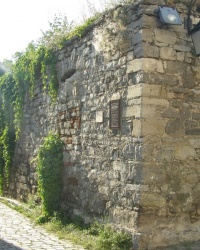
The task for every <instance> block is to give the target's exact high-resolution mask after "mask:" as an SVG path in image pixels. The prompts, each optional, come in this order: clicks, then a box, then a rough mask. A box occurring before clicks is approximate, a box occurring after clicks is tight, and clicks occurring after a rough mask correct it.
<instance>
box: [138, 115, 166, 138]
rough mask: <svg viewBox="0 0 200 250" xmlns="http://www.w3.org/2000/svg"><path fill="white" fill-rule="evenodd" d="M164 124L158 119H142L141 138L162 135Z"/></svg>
mask: <svg viewBox="0 0 200 250" xmlns="http://www.w3.org/2000/svg"><path fill="white" fill-rule="evenodd" d="M165 125H166V122H165V121H164V120H163V119H158V118H145V119H142V136H147V135H150V136H153V135H156V136H158V135H164V133H165Z"/></svg>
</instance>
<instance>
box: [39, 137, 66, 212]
mask: <svg viewBox="0 0 200 250" xmlns="http://www.w3.org/2000/svg"><path fill="white" fill-rule="evenodd" d="M62 148H63V142H62V141H61V140H60V139H59V137H58V136H56V135H52V134H50V135H48V136H47V137H46V138H45V140H44V143H43V145H42V146H41V147H40V149H39V153H38V166H37V174H38V194H39V196H40V198H41V200H42V210H43V214H44V215H45V216H52V215H53V214H54V212H56V211H58V210H59V206H60V199H61V188H62V165H63V154H62Z"/></svg>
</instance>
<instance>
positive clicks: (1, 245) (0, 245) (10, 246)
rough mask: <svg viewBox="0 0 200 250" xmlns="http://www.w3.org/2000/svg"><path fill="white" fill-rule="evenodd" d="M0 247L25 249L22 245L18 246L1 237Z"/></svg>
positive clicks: (14, 249)
mask: <svg viewBox="0 0 200 250" xmlns="http://www.w3.org/2000/svg"><path fill="white" fill-rule="evenodd" d="M0 249H12V250H23V248H21V247H17V246H15V245H13V244H12V243H9V242H7V241H4V240H2V239H0Z"/></svg>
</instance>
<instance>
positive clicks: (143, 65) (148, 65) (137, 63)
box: [127, 58, 164, 74]
mask: <svg viewBox="0 0 200 250" xmlns="http://www.w3.org/2000/svg"><path fill="white" fill-rule="evenodd" d="M140 70H143V71H148V72H159V73H163V72H164V69H163V64H162V61H160V60H157V59H153V58H141V59H135V60H132V61H129V62H128V63H127V74H129V73H132V72H137V71H140Z"/></svg>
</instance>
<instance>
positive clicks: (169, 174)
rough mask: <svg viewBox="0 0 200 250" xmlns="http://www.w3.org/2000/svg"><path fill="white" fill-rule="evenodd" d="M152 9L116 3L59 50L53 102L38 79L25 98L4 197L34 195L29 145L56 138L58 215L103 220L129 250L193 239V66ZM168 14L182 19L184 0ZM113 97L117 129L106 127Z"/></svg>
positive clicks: (186, 42) (175, 32)
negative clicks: (120, 233) (129, 241)
mask: <svg viewBox="0 0 200 250" xmlns="http://www.w3.org/2000/svg"><path fill="white" fill-rule="evenodd" d="M157 4H165V1H162V0H156V1H155V0H154V1H150V0H144V1H135V3H133V4H132V5H130V6H127V7H120V6H119V7H118V8H116V9H115V10H113V11H111V12H109V13H106V14H105V15H104V16H102V18H101V20H99V21H98V22H97V23H96V25H94V26H92V27H90V29H88V32H87V34H86V35H85V36H84V37H83V38H82V39H78V38H75V39H73V40H71V41H69V42H68V43H67V44H66V46H65V47H64V48H63V49H62V50H61V51H59V53H58V63H57V69H58V79H59V93H58V101H57V102H56V103H54V104H52V103H51V100H50V97H49V96H48V95H47V94H45V93H43V91H42V86H41V80H38V84H37V87H36V88H35V91H34V97H33V98H31V99H30V98H28V97H27V101H26V104H25V107H24V120H23V124H22V130H21V134H20V137H19V140H18V142H17V145H16V149H15V156H14V164H13V176H12V181H11V185H10V191H9V192H10V195H11V196H13V197H16V198H20V199H23V198H24V197H26V196H27V195H28V194H29V193H32V194H35V193H36V191H37V176H36V173H35V168H36V164H37V163H36V161H35V159H36V156H37V152H38V148H39V147H40V145H41V144H42V142H43V139H44V137H45V136H46V135H47V134H48V133H49V132H50V131H51V132H53V133H59V134H60V137H61V139H62V140H63V141H64V143H65V148H64V152H63V156H64V167H63V193H62V208H63V209H65V210H66V211H67V212H68V213H70V214H72V215H81V216H82V217H83V218H84V219H85V221H86V222H90V221H91V220H92V218H94V217H97V218H101V217H102V216H105V217H107V218H109V221H110V222H112V223H113V224H114V225H115V226H116V227H120V228H124V229H126V230H128V231H130V232H131V233H132V234H133V236H134V237H133V238H134V249H155V248H156V247H160V246H166V245H172V244H176V243H179V242H186V241H195V240H199V239H200V236H199V234H198V231H199V229H200V222H199V216H200V198H199V191H200V184H199V179H200V170H199V165H200V164H199V163H200V162H199V161H200V159H199V153H200V112H199V106H200V104H199V102H200V91H199V88H200V86H199V78H200V74H199V72H200V62H199V60H198V58H196V57H195V56H194V55H193V51H192V43H191V39H190V37H188V35H187V30H185V29H184V27H183V25H181V26H172V25H163V24H162V23H161V22H160V20H159V19H158V17H157V16H156V14H155V12H154V10H155V9H156V8H157ZM176 8H177V9H178V11H179V13H180V15H181V18H182V19H183V18H184V17H186V16H187V7H186V5H184V1H182V3H178V4H176ZM194 14H195V15H196V16H195V17H196V21H197V20H198V18H199V16H198V15H197V13H194ZM113 100H120V102H119V103H120V110H119V114H120V128H119V129H111V128H110V117H111V113H110V102H111V101H113Z"/></svg>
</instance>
